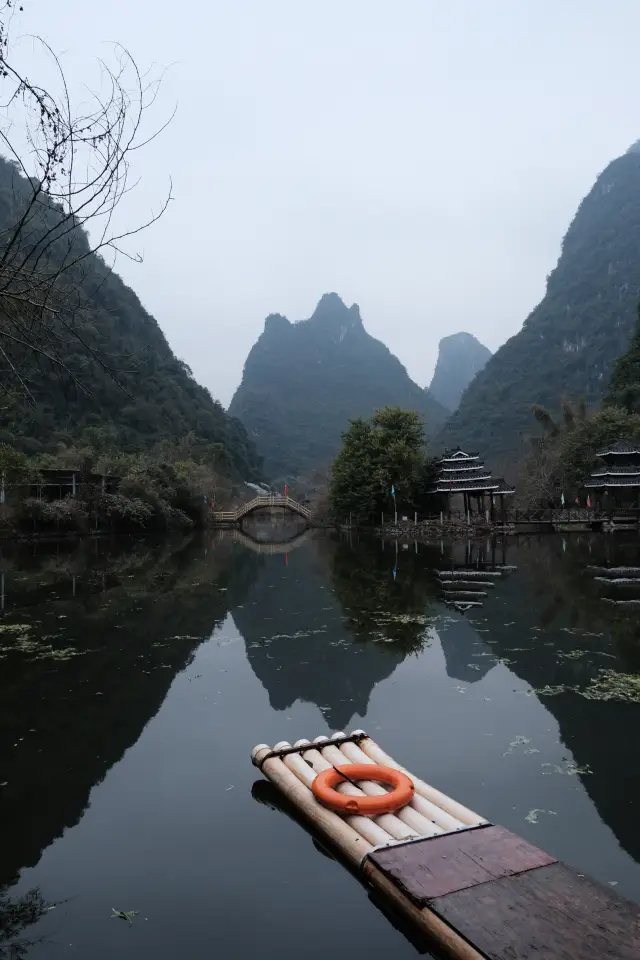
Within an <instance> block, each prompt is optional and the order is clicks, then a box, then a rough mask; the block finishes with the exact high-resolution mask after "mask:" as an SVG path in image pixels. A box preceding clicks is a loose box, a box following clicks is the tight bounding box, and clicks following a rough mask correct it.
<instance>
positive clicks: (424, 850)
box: [252, 731, 640, 960]
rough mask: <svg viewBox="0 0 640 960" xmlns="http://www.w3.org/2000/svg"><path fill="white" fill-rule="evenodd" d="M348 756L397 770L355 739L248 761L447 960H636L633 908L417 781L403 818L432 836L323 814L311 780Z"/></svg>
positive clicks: (265, 751) (637, 925)
mask: <svg viewBox="0 0 640 960" xmlns="http://www.w3.org/2000/svg"><path fill="white" fill-rule="evenodd" d="M354 744H355V746H354ZM340 751H342V752H340ZM343 753H344V759H345V763H347V764H348V763H349V762H352V761H353V762H359V761H360V760H361V759H362V757H361V754H364V760H366V761H367V762H368V763H370V764H371V772H372V774H374V770H375V765H376V764H379V765H382V766H389V767H391V768H392V769H400V770H403V768H402V767H400V765H399V764H398V763H396V761H395V760H394V759H393V758H392V757H389V755H388V754H386V753H384V751H383V750H382V749H381V748H380V747H379V746H378V745H377V744H376V743H374V741H372V740H370V739H369V738H368V737H367V736H366V734H364V733H363V732H362V731H355V732H354V733H353V734H351V736H345V734H342V733H340V734H336V735H334V737H332V738H331V739H328V738H326V737H321V738H317V740H316V741H315V742H314V743H313V744H312V743H310V742H309V741H308V740H298V741H297V742H296V744H295V745H294V747H291V745H290V744H289V743H288V742H287V743H285V742H284V741H282V742H281V743H280V744H276V746H275V747H274V748H273V749H272V748H271V747H269V746H267V745H266V744H259V745H258V746H257V747H254V750H253V752H252V759H253V762H254V764H255V765H256V766H257V767H259V769H260V770H262V772H263V774H264V775H265V776H266V777H267V778H268V779H269V780H271V782H272V783H273V784H274V786H275V787H277V788H278V789H279V790H280V791H281V792H282V793H283V794H284V796H285V797H286V798H287V799H288V800H290V801H291V803H292V804H293V805H294V806H295V808H296V810H297V811H298V812H299V814H300V815H301V816H304V817H306V818H307V820H308V822H309V823H310V824H311V825H312V827H313V829H314V830H317V831H318V832H319V834H320V835H321V836H322V837H323V839H324V840H326V841H327V843H329V844H332V845H334V846H335V848H336V850H337V851H339V853H340V854H341V855H342V857H343V858H344V859H345V860H346V861H347V862H348V864H349V865H350V866H351V867H352V868H354V869H358V868H359V869H360V876H361V878H362V880H363V881H364V882H365V883H366V884H367V885H369V886H370V887H372V888H373V889H374V890H376V891H377V892H378V894H379V895H380V896H381V897H383V898H384V899H385V902H386V903H387V904H388V906H389V907H390V908H391V909H392V910H396V911H398V913H399V914H401V915H402V916H404V917H405V918H406V919H408V920H409V921H410V922H411V923H412V924H413V925H414V927H415V929H416V930H417V931H419V932H420V933H422V934H424V935H425V936H426V938H427V939H428V942H429V943H430V944H434V945H435V946H436V947H437V948H438V949H439V950H440V951H441V952H442V953H443V954H444V955H446V956H447V957H448V958H449V960H632V958H633V960H640V909H639V908H638V906H637V905H636V904H632V903H630V902H628V901H626V900H624V899H623V898H622V897H620V896H618V895H617V894H616V893H615V892H614V891H613V890H611V889H610V888H608V887H602V886H600V885H599V884H597V883H596V882H595V881H593V880H590V879H589V878H588V877H585V876H583V875H582V874H577V873H576V872H575V871H573V870H571V869H570V868H569V867H567V866H566V865H565V864H563V863H560V862H559V861H558V860H556V859H555V857H551V856H549V855H548V854H546V853H544V851H542V850H539V849H538V848H537V847H534V846H532V845H531V844H530V843H527V842H526V841H525V840H522V839H521V838H520V837H518V836H516V835H515V834H513V833H511V832H510V831H509V830H505V829H504V828H503V827H499V826H494V825H493V824H489V823H487V821H486V820H483V819H482V818H481V817H479V816H478V814H476V813H474V812H473V811H471V810H468V809H467V808H466V807H464V806H462V805H461V804H459V803H457V802H456V801H455V800H453V799H452V798H451V797H447V796H446V795H445V794H443V793H441V792H440V791H438V790H436V789H435V788H434V787H432V786H430V785H429V784H427V783H424V782H423V781H422V780H420V779H418V778H416V777H413V775H412V774H409V775H410V776H411V777H412V779H413V782H414V785H415V791H416V792H415V795H414V798H413V800H412V801H411V803H412V805H413V806H412V807H411V808H410V807H407V808H406V810H407V812H409V813H413V814H415V815H416V816H422V817H423V818H426V819H425V824H424V825H423V826H426V827H427V828H428V832H427V831H426V830H425V832H424V833H422V834H421V835H420V836H419V837H416V838H415V839H413V840H412V841H410V842H401V843H394V842H393V841H392V836H394V835H395V834H394V833H393V832H391V833H386V832H385V830H384V829H383V825H382V823H381V821H382V819H383V817H385V816H388V817H390V818H391V820H393V818H394V817H395V815H393V814H390V815H387V814H383V815H381V816H380V817H377V818H374V819H373V820H371V819H369V818H366V817H362V816H346V817H342V816H339V815H338V814H336V813H334V812H332V811H331V810H329V809H327V808H326V807H323V806H322V805H320V804H319V803H318V801H317V800H316V798H315V796H314V794H313V792H312V785H313V780H314V777H315V776H316V774H317V773H318V772H320V771H322V770H324V769H326V768H327V767H328V766H330V765H331V764H333V763H334V762H340V763H341V762H342V754H343ZM372 779H375V775H374V776H372ZM363 786H365V784H363ZM346 787H347V785H344V788H340V789H346ZM349 789H350V790H351V791H353V790H354V789H355V788H354V787H353V785H350V786H349ZM365 793H366V790H365ZM369 795H373V794H371V793H369ZM418 803H419V804H421V805H422V807H424V809H422V807H421V806H415V804H418ZM417 811H419V813H418V812H417ZM400 815H401V812H398V817H399V816H400ZM431 818H433V821H434V822H433V823H432V822H431ZM385 823H386V821H385ZM415 823H416V826H417V828H419V827H420V821H419V820H417V821H415ZM398 824H400V825H401V821H400V820H398ZM388 825H389V830H392V827H395V824H394V823H389V824H388ZM443 829H444V830H445V832H444V833H442V832H437V833H434V831H435V830H440V831H441V830H443ZM414 832H415V831H414ZM380 837H382V840H381V839H380Z"/></svg>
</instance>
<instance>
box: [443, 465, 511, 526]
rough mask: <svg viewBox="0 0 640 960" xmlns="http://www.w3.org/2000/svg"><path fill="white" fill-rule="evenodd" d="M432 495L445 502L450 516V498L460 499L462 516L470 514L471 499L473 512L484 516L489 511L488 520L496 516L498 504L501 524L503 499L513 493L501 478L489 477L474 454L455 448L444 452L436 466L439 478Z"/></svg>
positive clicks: (487, 471) (489, 474)
mask: <svg viewBox="0 0 640 960" xmlns="http://www.w3.org/2000/svg"><path fill="white" fill-rule="evenodd" d="M433 493H437V494H439V495H440V496H446V497H447V498H448V508H449V513H450V512H451V498H452V497H455V496H458V495H460V494H461V495H462V503H463V508H464V513H465V515H466V514H467V513H470V512H471V498H472V497H473V498H474V499H475V501H476V512H477V513H484V512H485V510H486V509H487V508H488V509H489V511H490V515H491V519H492V520H493V519H494V516H495V504H496V500H499V503H500V516H501V517H502V520H503V521H504V515H505V513H504V498H505V496H508V495H509V494H511V493H515V487H510V486H509V484H508V483H506V482H505V481H504V479H503V478H502V477H492V476H491V471H490V470H489V469H488V468H487V467H485V465H484V463H483V461H482V460H481V459H480V456H479V454H477V453H466V452H465V451H464V450H461V449H460V447H457V449H455V450H446V451H445V453H444V455H443V457H442V459H441V460H440V462H439V464H438V477H437V480H436V483H435V486H434V488H433Z"/></svg>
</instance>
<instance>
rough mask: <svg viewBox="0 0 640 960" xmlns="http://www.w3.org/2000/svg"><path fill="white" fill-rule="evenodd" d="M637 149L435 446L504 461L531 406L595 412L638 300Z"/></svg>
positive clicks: (598, 186) (587, 208)
mask: <svg viewBox="0 0 640 960" xmlns="http://www.w3.org/2000/svg"><path fill="white" fill-rule="evenodd" d="M639 250H640V146H639V145H638V144H634V146H633V147H631V148H630V150H629V151H628V152H627V153H626V154H625V155H624V156H622V157H619V158H618V159H617V160H614V161H613V162H612V163H610V164H609V166H608V167H607V168H606V169H605V170H604V172H603V173H601V174H600V176H599V177H598V179H597V180H596V183H595V185H594V186H593V188H592V189H591V191H590V192H589V194H588V195H587V196H586V197H585V199H584V200H583V201H582V203H581V204H580V207H579V208H578V211H577V213H576V216H575V218H574V220H573V222H572V223H571V225H570V227H569V229H568V231H567V234H566V236H565V238H564V241H563V243H562V251H561V255H560V259H559V260H558V264H557V266H556V267H555V269H554V270H553V271H552V273H551V274H550V275H549V278H548V280H547V291H546V294H545V296H544V298H543V300H542V301H541V302H540V303H539V304H538V306H537V307H536V308H535V309H534V310H533V312H532V313H531V314H530V315H529V317H528V318H527V319H526V321H525V323H524V326H523V328H522V330H521V331H520V332H519V333H517V334H516V335H515V336H514V337H512V338H511V339H510V340H508V341H507V343H505V344H504V346H502V347H501V348H500V349H499V350H498V351H497V352H496V353H495V354H494V355H493V356H492V357H491V359H490V360H489V361H488V363H487V365H486V366H485V368H484V369H483V370H482V371H481V372H480V373H479V374H478V375H477V377H476V378H475V379H474V380H473V382H472V383H471V385H470V386H469V389H468V390H467V391H466V392H465V394H464V396H463V397H462V400H461V403H460V406H459V408H458V410H457V411H456V413H455V414H454V415H453V416H452V417H451V418H450V420H449V421H448V423H447V424H446V427H445V429H444V430H443V431H442V433H441V435H440V437H439V440H440V442H441V444H442V445H451V444H461V445H462V446H463V447H465V448H467V449H472V450H476V449H478V450H480V451H481V452H482V453H483V454H484V455H486V456H487V457H490V458H491V459H492V461H494V462H496V461H497V462H501V463H505V462H508V461H512V460H513V459H514V458H515V457H517V456H518V455H519V453H520V451H521V446H522V439H523V437H524V436H526V435H528V434H529V433H530V432H531V413H530V409H531V404H533V403H538V404H543V405H544V406H546V407H549V408H550V409H551V410H553V409H557V407H558V403H559V399H560V397H561V396H563V395H565V396H569V397H572V398H579V397H584V399H585V400H586V402H587V404H588V405H590V406H591V405H594V404H597V403H599V402H600V401H601V400H602V398H603V395H604V393H605V392H606V390H607V385H608V381H609V376H610V373H611V369H612V366H613V363H614V361H615V359H616V357H618V356H619V354H621V353H622V352H623V351H624V350H625V349H626V348H627V346H628V344H629V340H630V337H631V334H632V332H633V329H634V321H635V309H636V303H637V302H638V295H639V292H640V256H639V253H638V252H639Z"/></svg>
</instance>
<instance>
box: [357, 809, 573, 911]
mask: <svg viewBox="0 0 640 960" xmlns="http://www.w3.org/2000/svg"><path fill="white" fill-rule="evenodd" d="M370 859H371V860H373V862H374V863H375V864H376V866H377V867H379V868H380V869H381V870H382V871H383V873H386V874H387V876H389V877H390V878H391V879H392V880H393V881H394V883H396V884H397V886H399V887H400V888H401V889H402V890H403V891H404V892H405V893H406V894H407V896H409V897H411V899H412V900H413V901H414V903H417V904H419V905H424V904H427V903H428V902H429V901H430V900H432V899H433V898H434V897H441V896H444V895H445V894H447V893H453V892H455V891H456V890H464V889H466V888H467V887H474V886H476V885H477V884H479V883H486V882H487V881H488V880H497V879H499V878H500V877H509V876H512V875H513V874H517V873H522V872H523V871H525V870H532V869H534V868H535V867H541V866H546V865H547V864H550V863H555V862H556V859H555V857H550V856H549V854H547V853H544V851H543V850H538V848H537V847H534V846H532V845H531V844H530V843H527V842H526V840H522V839H521V837H517V836H516V835H515V834H514V833H510V832H509V830H505V829H504V827H495V826H491V825H487V826H482V827H475V828H472V829H470V830H462V831H460V832H458V833H446V834H443V835H442V836H435V837H431V838H429V839H426V840H422V841H420V842H415V843H408V844H406V845H403V846H393V847H384V848H381V849H379V850H374V851H373V853H371V854H370Z"/></svg>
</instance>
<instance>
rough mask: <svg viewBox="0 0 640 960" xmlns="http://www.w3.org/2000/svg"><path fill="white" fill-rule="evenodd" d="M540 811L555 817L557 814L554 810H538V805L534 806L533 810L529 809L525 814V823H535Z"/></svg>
mask: <svg viewBox="0 0 640 960" xmlns="http://www.w3.org/2000/svg"><path fill="white" fill-rule="evenodd" d="M541 813H546V814H547V815H548V816H551V817H555V816H557V814H556V812H555V810H540V808H539V807H535V808H534V809H533V810H529V813H528V814H527V815H526V817H525V820H526V821H527V823H537V822H538V819H539V817H540V814H541Z"/></svg>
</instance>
